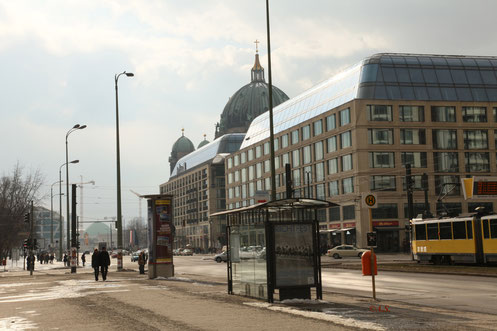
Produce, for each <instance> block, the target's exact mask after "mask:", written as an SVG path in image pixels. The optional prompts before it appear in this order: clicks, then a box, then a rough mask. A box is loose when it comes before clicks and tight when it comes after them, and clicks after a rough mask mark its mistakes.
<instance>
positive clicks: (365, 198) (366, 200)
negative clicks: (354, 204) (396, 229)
mask: <svg viewBox="0 0 497 331" xmlns="http://www.w3.org/2000/svg"><path fill="white" fill-rule="evenodd" d="M362 204H363V206H364V207H366V208H376V204H377V198H376V194H373V193H365V194H363V195H362Z"/></svg>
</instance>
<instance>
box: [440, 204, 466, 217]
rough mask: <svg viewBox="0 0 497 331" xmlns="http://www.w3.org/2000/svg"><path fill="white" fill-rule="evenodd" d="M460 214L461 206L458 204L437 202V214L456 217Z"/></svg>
mask: <svg viewBox="0 0 497 331" xmlns="http://www.w3.org/2000/svg"><path fill="white" fill-rule="evenodd" d="M461 213H462V205H461V204H460V203H458V202H445V203H443V202H437V214H438V215H442V214H447V215H449V216H457V215H459V214H461Z"/></svg>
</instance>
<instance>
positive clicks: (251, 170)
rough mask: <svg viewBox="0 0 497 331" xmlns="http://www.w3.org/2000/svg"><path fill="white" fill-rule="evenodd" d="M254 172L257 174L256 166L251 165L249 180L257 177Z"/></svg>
mask: <svg viewBox="0 0 497 331" xmlns="http://www.w3.org/2000/svg"><path fill="white" fill-rule="evenodd" d="M254 174H255V172H254V166H253V165H251V166H249V180H253V179H254V178H255V176H254Z"/></svg>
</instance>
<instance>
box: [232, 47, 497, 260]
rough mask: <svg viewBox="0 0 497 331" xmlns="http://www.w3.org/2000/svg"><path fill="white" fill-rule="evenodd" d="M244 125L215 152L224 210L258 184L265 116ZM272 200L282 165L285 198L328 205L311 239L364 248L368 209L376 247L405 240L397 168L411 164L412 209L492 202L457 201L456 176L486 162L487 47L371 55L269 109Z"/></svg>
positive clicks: (491, 78) (489, 126)
mask: <svg viewBox="0 0 497 331" xmlns="http://www.w3.org/2000/svg"><path fill="white" fill-rule="evenodd" d="M268 116H269V115H268V112H265V113H263V114H261V115H260V116H258V117H257V118H255V119H254V120H253V122H252V123H251V125H250V127H249V129H248V131H247V134H246V136H245V139H244V140H243V143H242V145H241V147H240V150H239V151H237V152H235V153H234V154H232V155H230V156H229V157H227V161H226V164H225V166H226V169H225V171H226V178H227V179H226V188H227V198H226V203H227V207H228V209H233V208H238V207H243V206H248V205H251V204H254V202H255V201H254V196H255V193H256V191H260V190H267V191H269V190H270V185H271V181H270V153H269V152H270V151H269V118H268ZM273 118H274V134H275V139H274V143H275V156H276V158H275V168H276V192H277V198H283V197H285V173H284V172H285V170H284V168H285V164H287V163H288V164H290V165H291V169H292V170H291V173H292V181H293V189H294V196H295V197H313V198H318V199H324V200H328V201H331V202H334V203H337V204H339V205H340V207H335V208H330V209H329V210H328V211H327V212H323V213H321V214H320V218H321V222H320V228H321V232H322V239H324V240H325V242H327V244H328V245H330V246H331V245H336V244H340V243H347V244H357V245H358V246H360V247H365V246H366V233H367V232H369V231H370V220H369V209H368V208H367V207H365V206H363V204H362V199H361V197H362V196H363V194H365V193H367V192H372V193H375V194H376V196H377V208H375V209H373V210H372V225H373V227H374V230H375V231H377V233H378V250H379V251H399V250H404V249H405V250H407V249H408V244H409V242H408V232H407V231H406V229H408V224H409V223H408V211H407V192H406V169H405V165H406V164H410V165H411V168H412V179H413V190H414V193H413V196H414V204H413V207H414V213H413V214H414V215H418V214H420V213H423V212H424V211H425V203H424V201H425V199H424V190H423V188H424V187H423V182H422V175H423V174H427V178H428V180H427V194H428V201H429V210H430V212H431V213H432V214H434V215H436V214H441V213H443V212H445V213H447V212H449V213H466V212H471V211H473V210H474V209H475V208H476V207H477V206H484V207H485V208H486V209H487V210H493V209H494V208H495V206H494V205H493V201H492V200H478V201H466V200H464V197H463V195H462V192H461V189H460V186H459V183H460V179H461V178H465V177H471V176H475V175H478V176H489V175H492V174H495V173H496V172H497V163H496V145H497V57H471V56H445V55H415V54H376V55H373V56H371V57H369V58H366V59H364V60H363V61H361V62H360V63H358V64H356V65H354V66H352V67H351V68H349V69H348V70H345V71H343V72H341V73H339V74H337V75H335V76H333V77H331V78H330V79H328V80H326V81H324V82H322V83H321V84H318V85H316V86H314V87H313V88H311V89H309V90H307V91H305V92H304V93H302V94H300V95H298V96H296V97H294V98H292V99H290V100H287V101H286V102H284V103H282V104H280V105H279V106H276V107H275V108H274V116H273Z"/></svg>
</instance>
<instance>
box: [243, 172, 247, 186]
mask: <svg viewBox="0 0 497 331" xmlns="http://www.w3.org/2000/svg"><path fill="white" fill-rule="evenodd" d="M246 181H247V168H243V169H242V183H245V182H246Z"/></svg>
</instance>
